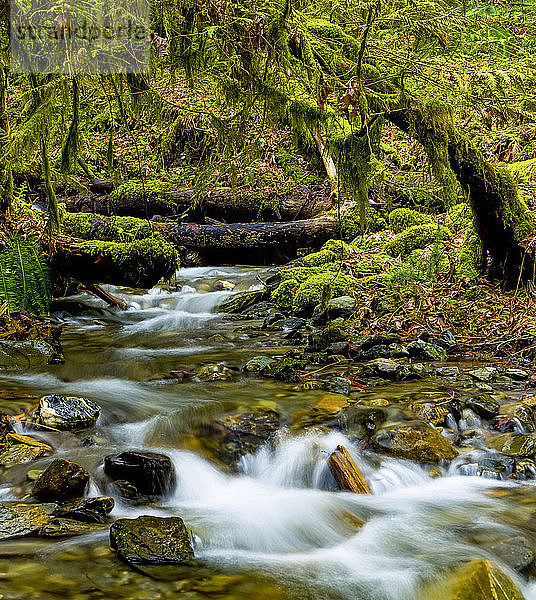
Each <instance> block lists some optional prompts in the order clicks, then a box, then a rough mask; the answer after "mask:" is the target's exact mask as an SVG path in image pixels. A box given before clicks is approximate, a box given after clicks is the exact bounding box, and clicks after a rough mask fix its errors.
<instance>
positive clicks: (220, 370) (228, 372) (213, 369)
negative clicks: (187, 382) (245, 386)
mask: <svg viewBox="0 0 536 600" xmlns="http://www.w3.org/2000/svg"><path fill="white" fill-rule="evenodd" d="M234 376H235V372H234V371H233V370H232V369H229V367H226V366H225V365H224V364H222V363H214V364H208V365H203V366H202V367H200V368H199V369H198V370H197V371H196V372H195V377H196V378H197V379H200V380H201V381H230V380H231V379H233V378H234Z"/></svg>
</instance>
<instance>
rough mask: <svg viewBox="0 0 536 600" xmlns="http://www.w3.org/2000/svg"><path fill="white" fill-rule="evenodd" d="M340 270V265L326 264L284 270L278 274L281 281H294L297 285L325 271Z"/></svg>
mask: <svg viewBox="0 0 536 600" xmlns="http://www.w3.org/2000/svg"><path fill="white" fill-rule="evenodd" d="M340 268H341V263H340V262H338V263H327V264H324V265H322V266H320V267H294V268H293V269H286V270H284V271H281V272H280V273H279V276H280V278H281V281H286V280H287V279H294V280H296V281H297V282H298V283H303V282H304V281H305V280H306V279H308V278H309V277H311V276H312V275H318V274H320V273H325V272H326V271H338V270H339V269H340Z"/></svg>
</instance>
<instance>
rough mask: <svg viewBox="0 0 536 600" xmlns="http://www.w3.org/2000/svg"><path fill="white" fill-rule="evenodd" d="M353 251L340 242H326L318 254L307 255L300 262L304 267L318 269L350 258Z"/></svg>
mask: <svg viewBox="0 0 536 600" xmlns="http://www.w3.org/2000/svg"><path fill="white" fill-rule="evenodd" d="M353 253H354V250H353V249H352V248H351V247H350V246H349V245H348V244H347V243H346V242H343V241H342V240H328V241H327V242H326V243H325V244H324V245H323V246H322V248H321V249H320V250H319V251H318V252H313V253H312V254H307V255H306V256H304V257H303V259H302V261H303V264H304V265H305V266H306V267H318V266H320V265H325V264H327V263H333V262H337V261H342V260H345V259H346V258H348V257H349V256H351V254H353Z"/></svg>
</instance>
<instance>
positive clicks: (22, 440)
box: [0, 433, 52, 467]
mask: <svg viewBox="0 0 536 600" xmlns="http://www.w3.org/2000/svg"><path fill="white" fill-rule="evenodd" d="M0 448H2V451H1V452H0V465H2V466H4V467H12V466H13V465H20V464H23V463H27V462H30V461H32V460H35V459H36V458H41V457H42V456H46V455H47V454H48V453H50V452H52V448H51V447H50V446H49V445H48V444H44V443H43V442H38V441H37V440H34V439H33V438H31V437H30V436H28V435H18V434H15V433H8V434H7V435H6V436H5V437H4V438H3V439H2V442H1V443H0Z"/></svg>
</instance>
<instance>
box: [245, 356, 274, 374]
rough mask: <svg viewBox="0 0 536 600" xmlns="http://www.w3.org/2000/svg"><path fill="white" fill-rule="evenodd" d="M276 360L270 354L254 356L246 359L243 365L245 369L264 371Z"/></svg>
mask: <svg viewBox="0 0 536 600" xmlns="http://www.w3.org/2000/svg"><path fill="white" fill-rule="evenodd" d="M274 362H276V359H275V358H272V357H271V356H254V357H253V358H252V359H251V360H248V362H247V363H246V366H245V370H246V371H260V372H261V373H263V372H265V371H266V370H267V369H268V367H269V366H270V365H271V364H272V363H274Z"/></svg>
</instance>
